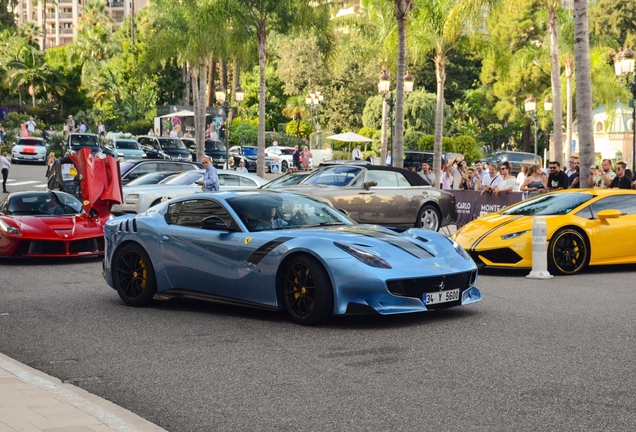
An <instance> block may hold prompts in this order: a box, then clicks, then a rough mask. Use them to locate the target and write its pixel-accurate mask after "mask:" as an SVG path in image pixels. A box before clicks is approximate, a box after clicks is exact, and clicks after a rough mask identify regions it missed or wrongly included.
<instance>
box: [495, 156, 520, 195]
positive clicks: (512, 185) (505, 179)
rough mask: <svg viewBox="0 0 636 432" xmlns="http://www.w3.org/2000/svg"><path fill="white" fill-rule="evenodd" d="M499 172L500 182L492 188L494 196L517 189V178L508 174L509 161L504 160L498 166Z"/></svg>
mask: <svg viewBox="0 0 636 432" xmlns="http://www.w3.org/2000/svg"><path fill="white" fill-rule="evenodd" d="M499 171H500V172H501V182H499V184H498V185H497V186H495V187H494V188H493V192H494V193H495V196H498V195H499V194H501V193H504V192H505V193H509V192H512V191H515V190H517V179H516V178H515V176H513V175H511V174H510V162H508V161H506V162H504V163H502V164H501V166H500V167H499Z"/></svg>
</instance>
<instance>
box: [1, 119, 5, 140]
mask: <svg viewBox="0 0 636 432" xmlns="http://www.w3.org/2000/svg"><path fill="white" fill-rule="evenodd" d="M5 134H6V132H5V130H4V128H3V127H2V123H0V143H1V142H3V141H4V135H5Z"/></svg>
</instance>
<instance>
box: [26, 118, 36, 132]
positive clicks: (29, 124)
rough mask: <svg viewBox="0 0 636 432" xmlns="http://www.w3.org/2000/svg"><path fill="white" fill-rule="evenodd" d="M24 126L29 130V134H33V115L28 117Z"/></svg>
mask: <svg viewBox="0 0 636 432" xmlns="http://www.w3.org/2000/svg"><path fill="white" fill-rule="evenodd" d="M26 127H27V130H28V131H29V135H33V132H35V122H34V121H33V117H29V121H27V122H26Z"/></svg>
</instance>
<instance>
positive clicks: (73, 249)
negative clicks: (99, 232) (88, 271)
mask: <svg viewBox="0 0 636 432" xmlns="http://www.w3.org/2000/svg"><path fill="white" fill-rule="evenodd" d="M103 250H104V237H99V238H94V239H84V240H74V241H72V242H71V243H70V244H69V246H68V251H69V253H71V254H77V253H89V252H97V251H103Z"/></svg>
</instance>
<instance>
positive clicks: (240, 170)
mask: <svg viewBox="0 0 636 432" xmlns="http://www.w3.org/2000/svg"><path fill="white" fill-rule="evenodd" d="M236 172H242V173H246V172H247V168H245V164H244V163H243V161H240V162H239V166H238V168H237V169H236Z"/></svg>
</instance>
